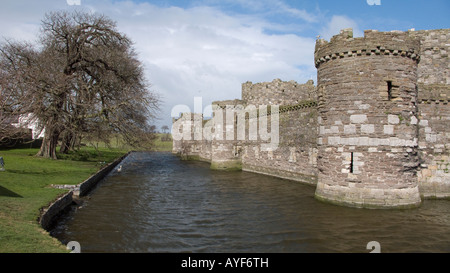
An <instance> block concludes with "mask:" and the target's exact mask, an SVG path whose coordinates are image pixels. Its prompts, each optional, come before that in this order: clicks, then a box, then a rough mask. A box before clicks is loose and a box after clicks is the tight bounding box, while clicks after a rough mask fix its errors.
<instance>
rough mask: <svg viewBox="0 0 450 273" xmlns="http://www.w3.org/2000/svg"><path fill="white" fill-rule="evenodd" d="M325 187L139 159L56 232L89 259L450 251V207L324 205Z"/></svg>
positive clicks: (157, 156)
mask: <svg viewBox="0 0 450 273" xmlns="http://www.w3.org/2000/svg"><path fill="white" fill-rule="evenodd" d="M314 191H315V187H313V186H309V185H304V184H301V183H298V182H293V181H288V180H283V179H278V178H274V177H269V176H264V175H259V174H254V173H249V172H223V171H215V170H211V169H210V164H209V163H203V162H196V161H181V160H180V159H179V158H178V157H176V156H174V155H172V154H171V153H132V154H131V155H130V156H128V157H127V158H126V159H125V160H124V161H123V162H122V170H121V171H120V172H117V171H116V170H115V171H113V172H112V173H111V174H110V175H108V176H107V177H106V178H105V179H104V180H103V181H102V182H101V184H100V185H99V186H98V187H97V188H96V189H94V190H93V191H92V192H91V194H90V195H89V196H88V197H85V198H84V199H83V200H82V201H83V202H82V204H81V205H80V206H78V207H74V208H73V210H72V211H71V212H70V213H68V214H67V215H66V216H65V217H64V218H63V219H61V221H60V223H59V224H58V226H57V227H56V228H55V229H54V230H52V232H51V234H52V235H53V236H55V237H56V238H58V239H59V240H61V241H62V242H63V243H67V242H69V241H78V242H79V243H80V245H81V251H82V252H146V253H147V252H150V253H152V252H158V253H159V252H177V253H178V252H196V253H197V252H199V253H204V252H213V253H222V252H227V253H230V252H238V253H247V252H257V253H272V252H299V253H304V252H308V253H322V252H362V253H364V252H366V253H367V252H370V250H367V249H366V246H367V243H368V242H370V241H378V242H379V243H380V245H381V252H450V214H449V213H448V212H449V211H450V201H448V200H424V202H423V203H422V204H421V206H420V207H419V208H416V209H407V210H369V209H356V208H347V207H341V206H335V205H330V204H327V203H322V202H320V201H318V200H316V199H315V198H314Z"/></svg>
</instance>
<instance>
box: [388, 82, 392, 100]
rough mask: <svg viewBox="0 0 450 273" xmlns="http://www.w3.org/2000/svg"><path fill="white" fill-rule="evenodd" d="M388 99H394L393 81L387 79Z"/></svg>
mask: <svg viewBox="0 0 450 273" xmlns="http://www.w3.org/2000/svg"><path fill="white" fill-rule="evenodd" d="M387 88H388V91H387V92H388V100H392V81H387Z"/></svg>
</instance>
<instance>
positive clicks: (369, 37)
mask: <svg viewBox="0 0 450 273" xmlns="http://www.w3.org/2000/svg"><path fill="white" fill-rule="evenodd" d="M412 32H413V31H407V32H402V31H390V32H378V31H376V30H366V31H364V37H357V38H354V37H353V30H352V29H344V30H341V33H340V34H338V35H335V36H333V37H332V38H331V39H330V42H327V41H326V40H324V39H318V40H317V41H316V47H315V52H314V63H315V66H316V68H318V67H319V66H320V65H321V64H322V63H326V62H328V61H330V60H334V59H341V58H348V57H358V56H376V55H392V56H400V57H406V58H411V59H412V60H415V61H417V62H419V61H420V40H419V39H418V37H417V36H416V35H414V34H412Z"/></svg>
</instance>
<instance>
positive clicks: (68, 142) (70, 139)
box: [59, 132, 75, 154]
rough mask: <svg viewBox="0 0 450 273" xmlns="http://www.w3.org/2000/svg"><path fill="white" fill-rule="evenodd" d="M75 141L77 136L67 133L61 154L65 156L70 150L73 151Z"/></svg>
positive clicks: (63, 140) (60, 150) (63, 139)
mask: <svg viewBox="0 0 450 273" xmlns="http://www.w3.org/2000/svg"><path fill="white" fill-rule="evenodd" d="M74 139H75V136H74V135H73V133H71V132H67V133H65V134H64V137H63V138H62V141H61V148H60V149H59V152H60V153H63V154H67V153H69V151H70V149H73V147H74Z"/></svg>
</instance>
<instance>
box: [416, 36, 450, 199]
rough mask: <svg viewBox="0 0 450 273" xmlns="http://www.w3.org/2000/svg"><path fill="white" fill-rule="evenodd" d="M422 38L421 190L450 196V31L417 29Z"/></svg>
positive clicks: (429, 195)
mask: <svg viewBox="0 0 450 273" xmlns="http://www.w3.org/2000/svg"><path fill="white" fill-rule="evenodd" d="M415 35H417V36H418V37H419V38H420V41H421V50H420V55H421V59H420V63H419V66H418V69H417V71H418V95H419V98H418V103H419V104H418V105H419V117H418V118H419V151H420V157H421V170H420V171H419V173H418V178H419V187H420V193H421V195H422V196H424V197H433V198H439V197H449V196H450V171H449V167H450V160H449V157H450V104H449V100H450V69H449V68H450V59H449V53H450V31H449V29H441V30H427V31H416V32H415Z"/></svg>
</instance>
